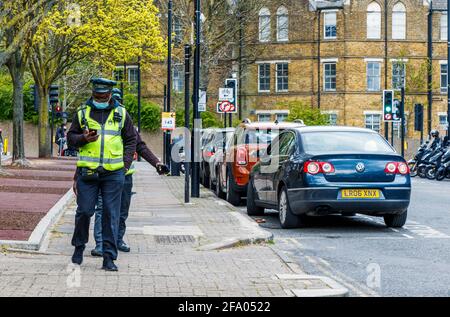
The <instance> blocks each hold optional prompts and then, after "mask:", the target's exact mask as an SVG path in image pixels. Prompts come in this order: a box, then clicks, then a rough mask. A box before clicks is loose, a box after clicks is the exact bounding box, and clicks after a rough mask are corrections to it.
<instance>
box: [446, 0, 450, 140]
mask: <svg viewBox="0 0 450 317" xmlns="http://www.w3.org/2000/svg"><path fill="white" fill-rule="evenodd" d="M449 7H450V0H447V74H448V69H449V65H450V28H449V27H448V26H449V25H450V14H448V8H449ZM449 88H450V81H449V80H448V75H447V136H448V137H449V136H450V97H449V94H450V90H449Z"/></svg>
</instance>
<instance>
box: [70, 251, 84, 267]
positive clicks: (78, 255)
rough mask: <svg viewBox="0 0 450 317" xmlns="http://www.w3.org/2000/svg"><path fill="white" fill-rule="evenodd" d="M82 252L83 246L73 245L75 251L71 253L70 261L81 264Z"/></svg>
mask: <svg viewBox="0 0 450 317" xmlns="http://www.w3.org/2000/svg"><path fill="white" fill-rule="evenodd" d="M83 252H84V246H82V247H75V252H74V253H73V255H72V263H73V264H78V265H81V263H83Z"/></svg>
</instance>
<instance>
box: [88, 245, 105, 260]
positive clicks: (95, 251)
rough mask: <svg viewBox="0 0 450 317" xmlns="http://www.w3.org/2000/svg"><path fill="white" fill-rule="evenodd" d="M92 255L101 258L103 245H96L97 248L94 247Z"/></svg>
mask: <svg viewBox="0 0 450 317" xmlns="http://www.w3.org/2000/svg"><path fill="white" fill-rule="evenodd" d="M91 255H92V256H94V257H98V258H101V257H102V256H103V251H102V247H99V246H96V247H95V249H92V251H91Z"/></svg>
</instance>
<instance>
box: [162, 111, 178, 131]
mask: <svg viewBox="0 0 450 317" xmlns="http://www.w3.org/2000/svg"><path fill="white" fill-rule="evenodd" d="M161 119H162V120H161V129H162V130H164V131H172V130H175V127H176V125H175V122H176V113H175V112H163V113H162V116H161Z"/></svg>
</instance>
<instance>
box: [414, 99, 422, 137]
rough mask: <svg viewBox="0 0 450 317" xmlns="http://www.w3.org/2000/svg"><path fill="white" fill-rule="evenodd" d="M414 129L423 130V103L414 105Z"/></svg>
mask: <svg viewBox="0 0 450 317" xmlns="http://www.w3.org/2000/svg"><path fill="white" fill-rule="evenodd" d="M414 130H416V131H423V105H421V104H415V105H414Z"/></svg>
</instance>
